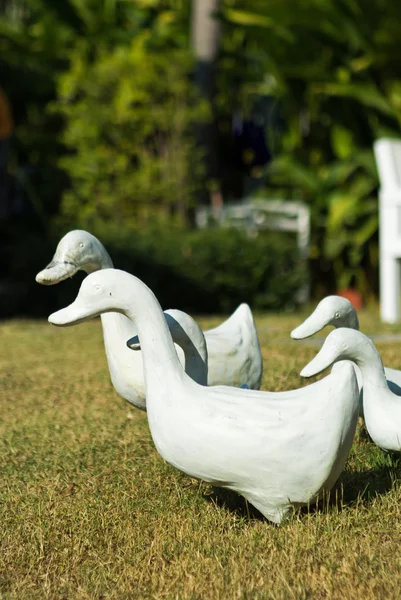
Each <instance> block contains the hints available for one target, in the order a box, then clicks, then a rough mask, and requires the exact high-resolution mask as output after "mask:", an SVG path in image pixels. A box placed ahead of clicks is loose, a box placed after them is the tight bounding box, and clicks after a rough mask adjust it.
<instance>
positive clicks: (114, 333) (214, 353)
mask: <svg viewBox="0 0 401 600" xmlns="http://www.w3.org/2000/svg"><path fill="white" fill-rule="evenodd" d="M111 267H113V263H112V260H111V258H110V256H109V254H108V252H107V251H106V249H105V247H104V246H103V244H102V243H101V242H100V241H99V240H98V239H97V238H96V237H95V236H93V235H92V234H90V233H88V232H87V231H83V230H75V231H70V232H69V233H67V234H66V235H65V236H64V237H63V238H62V239H61V240H60V242H59V244H58V246H57V249H56V252H55V254H54V256H53V259H52V261H51V263H50V264H49V265H48V266H47V267H46V268H45V269H44V270H43V271H41V272H40V273H38V274H37V276H36V281H37V282H38V283H41V284H44V285H54V284H56V283H59V282H60V281H63V280H64V279H67V278H68V277H72V276H73V275H74V274H75V273H76V272H77V271H79V270H82V271H85V272H86V273H88V274H89V273H93V272H94V271H98V270H100V269H108V268H111ZM165 314H166V315H170V317H171V318H170V319H167V322H168V324H169V327H170V330H171V333H172V336H173V339H174V341H175V343H176V344H177V345H178V346H182V347H183V350H184V351H185V352H186V354H187V358H188V352H189V351H190V349H192V350H193V346H194V345H195V347H196V348H197V349H198V353H200V355H201V357H202V359H204V358H205V355H204V352H203V348H199V347H198V344H201V343H202V342H201V340H200V338H199V331H198V326H197V325H196V324H195V325H194V321H193V320H192V319H191V318H190V317H188V315H186V313H184V312H182V311H177V310H174V311H173V310H167V311H165ZM189 319H191V320H190V321H189ZM191 324H192V325H194V331H193V333H191ZM102 325H103V334H104V342H105V348H106V354H107V360H108V363H109V369H110V373H111V377H112V381H113V385H114V387H115V388H116V390H117V392H118V393H119V394H120V395H121V396H123V397H124V398H126V399H127V400H129V401H130V402H132V403H133V404H135V405H136V406H139V408H145V405H146V399H145V396H144V384H143V369H142V359H141V353H140V351H138V352H137V355H136V356H135V357H133V356H129V354H130V353H129V352H128V350H127V348H126V344H125V342H126V340H127V339H128V338H131V337H133V336H134V335H135V333H136V332H135V328H134V325H133V324H132V323H130V322H128V320H127V319H126V318H125V317H124V316H122V315H118V314H115V313H113V314H110V315H102ZM173 326H174V327H173ZM192 335H193V336H194V338H193V340H192V341H193V344H191V343H190V341H191V339H192ZM204 335H205V338H206V346H207V356H208V377H207V383H208V384H209V385H217V384H223V385H234V386H242V387H249V388H251V389H259V388H260V384H261V380H262V370H263V360H262V354H261V352H260V346H259V340H258V335H257V332H256V327H255V323H254V320H253V316H252V312H251V309H250V308H249V306H248V305H247V304H241V305H240V306H239V307H238V308H237V309H236V311H235V312H234V313H233V314H232V315H231V316H230V318H229V319H227V320H226V321H224V322H223V323H222V324H221V325H219V326H218V327H216V328H215V329H210V330H208V331H205V332H204ZM188 344H189V345H190V349H188V348H186V347H185V346H188ZM203 344H204V341H203ZM137 348H138V349H139V346H137ZM180 356H181V358H182V359H183V355H182V354H181V355H180ZM187 362H188V361H186V363H185V364H187ZM197 362H198V361H197ZM192 371H194V369H192ZM187 372H188V371H187ZM195 380H196V381H198V383H202V381H201V380H200V378H199V377H195ZM124 390H125V391H124ZM127 394H128V396H129V397H127Z"/></svg>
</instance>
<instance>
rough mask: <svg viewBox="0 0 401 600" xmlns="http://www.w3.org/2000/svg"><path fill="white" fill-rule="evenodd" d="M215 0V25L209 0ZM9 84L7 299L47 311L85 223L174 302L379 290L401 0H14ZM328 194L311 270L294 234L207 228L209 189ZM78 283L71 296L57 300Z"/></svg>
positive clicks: (257, 304)
mask: <svg viewBox="0 0 401 600" xmlns="http://www.w3.org/2000/svg"><path fill="white" fill-rule="evenodd" d="M201 5H203V7H204V8H205V6H207V7H209V8H210V10H211V11H212V13H213V19H212V20H210V19H209V21H205V19H204V17H202V15H200V13H199V11H198V12H197V8H198V9H199V7H200V6H201ZM0 13H1V16H0V85H1V87H2V88H3V90H4V91H5V93H6V94H7V96H8V99H9V102H10V105H11V108H12V111H13V116H14V122H15V130H14V135H13V139H12V148H11V154H10V158H9V165H8V177H9V194H8V200H7V206H5V207H4V206H3V207H2V210H1V211H0V212H1V215H2V216H1V217H0V229H1V231H0V235H1V244H2V257H3V260H2V261H1V263H0V283H1V292H2V293H1V294H0V297H1V300H0V314H1V315H2V316H12V315H17V314H33V315H45V314H48V313H49V312H50V311H51V310H54V309H55V308H57V306H61V305H63V304H64V305H65V304H66V303H67V301H68V300H69V299H72V297H73V296H74V294H75V291H76V286H75V285H74V286H73V288H72V289H71V296H70V298H69V297H68V293H69V289H68V285H66V286H63V290H62V291H61V292H60V290H59V289H58V286H56V288H57V289H56V288H53V289H51V290H43V289H42V288H40V286H37V285H36V284H35V282H34V275H35V273H36V272H37V271H39V270H40V269H41V268H43V266H44V264H46V263H47V262H48V261H49V260H50V257H51V255H52V253H53V251H54V248H55V245H56V243H57V241H58V239H59V238H60V236H61V235H62V234H63V233H65V232H66V231H67V230H68V229H71V228H76V227H79V228H85V229H88V230H89V231H91V232H92V233H94V234H97V235H98V236H99V237H100V238H101V240H102V241H103V242H104V243H105V245H106V247H107V248H108V249H109V251H110V254H111V256H112V257H113V259H114V261H115V265H116V266H118V267H121V268H125V269H127V270H130V271H132V272H135V273H136V274H137V275H138V276H139V277H141V278H143V279H144V280H145V281H146V282H147V283H148V284H149V285H150V286H151V287H152V288H153V289H154V290H155V292H156V294H157V296H158V297H159V299H160V300H161V303H162V305H163V306H167V305H173V306H177V298H180V299H181V301H180V308H184V309H187V310H192V311H196V312H198V313H199V312H217V311H224V312H227V311H229V310H231V309H233V308H234V307H235V306H236V305H237V304H238V303H239V302H240V301H242V300H246V301H248V302H249V303H250V304H251V305H252V306H253V307H254V308H261V309H274V308H278V307H280V308H283V307H287V308H292V307H293V306H294V302H295V301H294V294H295V291H296V289H298V287H299V284H300V282H301V281H302V280H304V279H305V278H306V277H310V278H311V283H312V292H313V294H314V296H316V297H317V296H319V297H320V296H322V295H324V294H325V293H330V292H335V291H336V290H338V289H339V288H344V287H355V288H357V289H358V290H359V291H360V292H361V293H362V295H363V296H364V298H365V300H367V301H369V300H370V299H372V298H374V297H375V295H376V294H377V268H378V247H377V246H378V245H377V227H378V215H377V188H378V177H377V172H376V168H375V164H374V157H373V152H372V143H373V141H374V140H375V139H376V138H378V137H381V136H399V128H400V121H401V80H400V65H401V47H400V44H399V39H400V34H401V5H399V4H398V3H396V2H390V0H374V1H372V0H280V1H277V0H220V1H219V0H197V1H196V0H193V2H189V1H188V0H131V1H128V0H63V2H60V0H46V1H45V0H2V2H1V5H0ZM248 196H256V197H257V196H260V197H264V198H283V199H287V200H290V199H297V200H302V201H304V202H306V203H307V204H308V205H309V206H310V208H311V218H312V243H311V250H310V260H309V267H310V271H309V272H308V273H307V272H306V270H305V266H304V265H303V264H302V263H300V261H299V260H298V258H297V251H296V247H295V243H294V241H293V240H291V239H288V238H287V237H286V236H283V235H272V234H266V235H260V236H259V237H258V238H257V239H256V240H253V239H249V238H247V237H246V235H245V234H241V233H239V232H232V231H219V230H216V229H210V230H206V231H199V230H195V228H194V210H195V208H196V206H197V205H199V204H200V203H206V204H212V205H213V204H216V203H217V204H218V203H219V202H221V200H223V201H224V202H226V201H236V200H240V199H242V198H244V197H248ZM60 295H61V298H60V299H59V296H60Z"/></svg>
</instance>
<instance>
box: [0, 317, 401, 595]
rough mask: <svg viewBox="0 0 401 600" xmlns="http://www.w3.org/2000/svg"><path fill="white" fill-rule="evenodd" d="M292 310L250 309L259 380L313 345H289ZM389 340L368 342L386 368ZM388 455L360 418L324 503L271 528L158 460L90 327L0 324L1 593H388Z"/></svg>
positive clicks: (392, 471) (394, 568)
mask: <svg viewBox="0 0 401 600" xmlns="http://www.w3.org/2000/svg"><path fill="white" fill-rule="evenodd" d="M304 316H305V315H291V316H285V315H281V316H273V315H271V316H261V317H260V318H258V319H257V324H258V328H259V331H260V340H261V344H262V347H263V357H264V366H265V374H264V378H263V386H262V387H263V389H268V390H285V389H290V388H294V387H297V386H300V385H305V384H306V383H307V382H305V381H303V380H301V378H300V377H299V375H298V374H299V372H300V370H301V369H302V367H303V366H304V365H305V364H306V363H307V362H308V361H309V360H310V359H311V358H312V357H313V356H314V355H315V353H316V350H317V348H316V345H314V344H313V343H309V344H305V343H300V342H295V341H291V340H290V339H289V332H290V330H291V329H292V328H293V327H295V326H296V325H297V324H298V323H299V322H300V320H301V319H302V318H303V317H304ZM360 320H361V329H362V330H363V331H365V332H366V333H379V332H380V333H396V332H397V333H400V332H401V327H390V326H386V327H385V326H381V325H380V324H379V321H378V318H377V315H376V314H375V313H371V312H367V313H365V314H363V313H362V315H361V319H360ZM219 321H220V319H208V320H206V319H203V320H201V322H202V324H203V325H204V326H206V325H207V326H210V325H212V324H215V323H218V322H219ZM320 337H323V336H322V334H320ZM400 346H401V341H400V342H396V341H393V342H381V343H379V344H378V348H379V350H380V352H381V355H382V358H383V362H384V363H385V364H386V365H388V366H392V367H394V368H398V369H401V352H400ZM398 465H399V463H398V458H397V457H396V456H391V455H389V454H385V453H384V452H382V451H381V450H379V449H378V448H376V447H375V446H374V445H373V443H371V442H370V441H369V439H368V438H367V436H366V433H365V432H364V430H363V428H359V429H358V432H357V437H356V439H355V444H354V447H353V450H352V453H351V456H350V459H349V461H348V463H347V466H346V470H345V471H344V472H343V474H342V476H341V479H340V481H339V483H338V485H337V488H336V490H334V492H333V494H332V497H331V499H330V501H327V502H325V503H323V505H321V506H319V507H318V508H317V509H316V508H311V509H310V510H309V511H308V510H303V511H300V512H296V513H294V514H293V515H292V516H291V518H290V519H289V520H287V521H286V522H285V523H284V524H283V525H281V526H280V527H277V526H274V525H272V524H270V523H269V522H267V521H266V520H263V519H262V518H261V517H260V515H259V514H258V513H256V511H253V510H252V509H251V508H250V509H249V511H248V507H247V506H246V503H245V501H244V500H243V499H242V498H241V497H239V496H237V495H235V494H231V493H227V492H225V491H224V490H218V489H214V488H212V487H211V486H209V485H206V484H199V482H197V481H195V480H192V479H190V478H188V477H187V476H185V475H183V474H181V473H179V472H178V471H176V470H174V469H173V468H172V467H170V466H169V465H168V464H166V463H165V462H164V461H163V460H162V459H161V458H160V456H159V455H158V454H157V453H156V451H155V449H154V446H153V443H152V440H151V437H150V434H149V431H148V427H147V422H146V415H145V413H141V412H139V411H137V410H136V409H134V408H132V407H131V406H130V405H129V404H128V403H126V402H125V401H123V400H122V399H121V398H119V397H118V396H117V394H116V393H115V392H114V390H113V389H112V387H111V384H110V382H109V376H108V370H107V366H106V359H105V355H104V350H103V342H102V333H101V328H100V323H99V322H98V321H93V322H90V323H86V324H82V325H79V326H76V327H71V328H68V329H57V328H55V327H52V326H51V325H48V324H47V323H46V322H28V321H26V322H22V321H11V322H8V323H3V324H1V325H0V473H1V479H0V482H1V485H0V517H1V519H0V599H2V600H4V599H18V600H24V599H29V600H34V599H36V598H37V599H46V598H60V599H66V600H67V599H68V600H70V599H89V598H91V599H92V598H93V599H104V600H106V599H118V600H125V599H129V598H153V599H155V598H177V599H180V598H188V599H194V600H195V599H197V598H202V599H203V598H205V599H218V598H223V599H231V598H241V599H262V598H263V599H264V598H271V599H287V598H288V599H292V598H294V599H297V600H298V599H307V598H313V599H315V598H316V599H321V598H341V599H342V600H344V599H348V598H363V600H369V599H377V598H401V552H400V539H401V508H400V501H401V493H400V490H401V488H400V486H399V483H398V479H399V475H400V468H399V466H398Z"/></svg>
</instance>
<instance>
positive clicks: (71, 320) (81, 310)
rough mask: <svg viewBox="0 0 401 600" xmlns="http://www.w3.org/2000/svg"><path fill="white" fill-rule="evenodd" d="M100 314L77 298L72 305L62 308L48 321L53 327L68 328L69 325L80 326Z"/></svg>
mask: <svg viewBox="0 0 401 600" xmlns="http://www.w3.org/2000/svg"><path fill="white" fill-rule="evenodd" d="M98 314H99V313H98V312H97V311H94V310H93V309H92V308H88V307H87V306H85V305H84V304H83V302H82V301H81V300H80V299H79V298H77V299H76V300H75V301H74V302H73V303H72V304H70V305H69V306H67V307H66V308H62V309H61V310H58V311H57V312H54V313H52V314H51V315H50V317H49V319H48V321H49V323H52V325H57V326H58V327H68V326H69V325H78V323H83V322H84V321H88V320H89V319H93V318H94V317H97V316H98Z"/></svg>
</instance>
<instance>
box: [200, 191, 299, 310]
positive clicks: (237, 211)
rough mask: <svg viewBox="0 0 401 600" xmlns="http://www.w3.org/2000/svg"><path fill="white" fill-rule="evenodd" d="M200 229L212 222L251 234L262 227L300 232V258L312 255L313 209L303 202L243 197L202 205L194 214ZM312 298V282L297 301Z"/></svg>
mask: <svg viewBox="0 0 401 600" xmlns="http://www.w3.org/2000/svg"><path fill="white" fill-rule="evenodd" d="M195 220H196V225H197V226H198V227H199V228H204V227H207V226H208V225H209V224H210V223H211V222H214V223H217V224H218V225H220V226H221V227H238V228H239V229H244V230H245V231H246V232H247V233H248V234H249V235H253V236H256V235H257V233H258V231H259V230H263V229H269V230H273V231H292V232H294V233H296V235H297V242H298V248H299V254H300V256H301V258H303V259H307V258H308V257H309V245H310V210H309V206H307V205H306V204H304V203H303V202H292V201H291V202H290V201H288V202H287V201H284V200H265V199H255V200H253V199H252V200H248V199H246V200H243V201H241V202H238V203H227V204H224V205H223V206H222V207H219V208H213V207H209V206H199V207H198V208H197V209H196V215H195ZM308 299H309V285H306V286H305V287H303V288H302V289H301V290H299V293H298V300H299V301H300V302H305V301H306V300H308Z"/></svg>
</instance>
